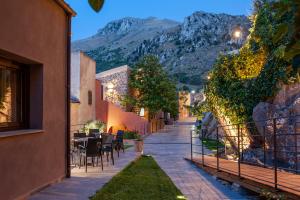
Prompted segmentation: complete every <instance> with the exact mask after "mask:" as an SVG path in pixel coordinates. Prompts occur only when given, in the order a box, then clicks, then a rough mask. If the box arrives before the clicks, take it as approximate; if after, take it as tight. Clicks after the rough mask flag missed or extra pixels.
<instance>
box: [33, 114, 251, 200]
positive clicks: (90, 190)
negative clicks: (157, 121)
mask: <svg viewBox="0 0 300 200" xmlns="http://www.w3.org/2000/svg"><path fill="white" fill-rule="evenodd" d="M192 125H193V123H192V122H191V120H188V121H186V122H180V123H178V125H177V126H168V127H167V128H166V129H164V130H163V131H161V133H156V134H153V135H151V136H149V137H148V138H147V139H146V140H145V143H174V144H145V154H151V155H153V157H154V158H155V159H156V161H157V162H158V164H159V165H160V166H161V168H162V169H163V170H164V171H165V172H166V173H167V174H168V175H169V176H170V178H171V179H172V181H173V182H174V183H175V185H176V186H177V187H178V188H179V189H180V190H181V191H182V193H183V194H184V195H185V197H187V198H188V199H190V200H201V199H205V200H219V199H220V200H224V199H246V198H244V197H242V196H240V195H239V194H238V193H236V192H234V191H232V190H230V189H228V188H227V187H225V186H223V185H222V184H221V183H220V182H218V181H216V180H215V179H213V178H212V177H211V176H210V175H208V174H206V173H205V172H203V171H201V170H200V169H198V168H197V167H195V166H194V165H192V164H190V163H189V162H188V161H186V160H184V157H189V156H190V145H189V144H188V143H189V142H190V130H191V128H192ZM175 143H187V144H175ZM137 156H138V155H137V154H136V153H135V152H134V149H133V148H131V149H129V150H127V151H126V152H125V154H123V153H121V155H120V158H116V162H115V165H114V166H112V164H107V163H106V162H104V163H105V165H104V171H101V169H100V167H98V168H97V167H95V168H92V167H89V168H88V173H85V171H84V168H81V169H78V168H74V169H73V170H72V178H70V179H65V180H64V181H63V182H61V183H58V184H54V185H52V186H50V187H47V188H46V189H44V190H42V191H40V192H39V193H37V194H35V195H33V196H32V197H30V198H29V199H30V200H86V199H88V198H89V197H90V196H92V195H94V194H95V192H96V191H97V190H99V189H100V188H101V187H102V186H103V185H104V184H105V183H107V182H108V181H109V180H110V179H111V178H112V177H113V176H114V175H116V174H117V173H118V172H119V171H121V170H122V169H123V168H124V167H125V166H126V165H127V164H129V163H130V162H131V161H133V160H134V159H135V158H136V157H137Z"/></svg>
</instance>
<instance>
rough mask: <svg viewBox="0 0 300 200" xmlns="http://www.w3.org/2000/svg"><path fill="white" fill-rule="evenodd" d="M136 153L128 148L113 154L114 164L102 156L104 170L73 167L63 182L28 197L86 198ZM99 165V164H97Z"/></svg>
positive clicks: (48, 199)
mask: <svg viewBox="0 0 300 200" xmlns="http://www.w3.org/2000/svg"><path fill="white" fill-rule="evenodd" d="M137 156H138V155H137V154H136V153H135V152H134V149H133V148H131V149H128V150H126V151H125V153H120V158H117V155H116V154H115V157H116V158H115V165H114V166H113V165H112V164H111V163H107V162H106V158H104V170H103V171H101V168H100V167H94V168H93V167H88V172H87V173H85V168H84V167H82V168H81V169H78V168H74V169H73V170H72V178H70V179H65V180H64V181H63V182H61V183H58V184H54V185H52V186H50V187H47V188H46V189H44V190H42V191H40V192H39V193H37V194H35V195H33V196H32V197H30V198H29V199H30V200H87V199H89V197H90V196H92V195H94V194H95V193H96V191H97V190H99V189H100V188H102V187H103V185H104V184H105V183H107V182H109V180H110V179H111V178H112V177H113V176H114V175H116V174H117V173H118V172H119V171H121V170H122V169H123V168H124V167H126V166H127V165H128V164H129V163H130V162H131V161H133V160H134V159H135V158H136V157H137ZM99 165H100V164H99Z"/></svg>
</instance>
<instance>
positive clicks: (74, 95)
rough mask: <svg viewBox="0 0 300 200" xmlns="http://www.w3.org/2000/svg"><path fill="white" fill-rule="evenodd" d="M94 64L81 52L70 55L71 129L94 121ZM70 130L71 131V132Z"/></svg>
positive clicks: (76, 128)
mask: <svg viewBox="0 0 300 200" xmlns="http://www.w3.org/2000/svg"><path fill="white" fill-rule="evenodd" d="M95 79H96V62H95V61H94V60H93V59H91V58H90V57H88V56H87V55H85V54H84V53H83V52H73V53H72V54H71V126H72V127H71V129H72V130H78V128H79V127H82V125H83V124H85V123H86V122H88V121H90V120H95V116H96V111H95V110H96V109H95ZM72 130H71V131H72Z"/></svg>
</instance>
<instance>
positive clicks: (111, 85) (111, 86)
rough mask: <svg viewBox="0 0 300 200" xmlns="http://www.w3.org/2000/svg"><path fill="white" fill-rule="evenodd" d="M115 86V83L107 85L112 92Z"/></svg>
mask: <svg viewBox="0 0 300 200" xmlns="http://www.w3.org/2000/svg"><path fill="white" fill-rule="evenodd" d="M114 87H115V85H114V84H113V83H108V84H107V89H109V90H112V89H114Z"/></svg>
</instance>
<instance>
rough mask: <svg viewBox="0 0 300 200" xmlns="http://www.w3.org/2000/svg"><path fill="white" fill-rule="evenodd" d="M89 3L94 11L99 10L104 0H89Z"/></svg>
mask: <svg viewBox="0 0 300 200" xmlns="http://www.w3.org/2000/svg"><path fill="white" fill-rule="evenodd" d="M89 4H90V6H91V7H92V8H93V9H94V11H96V12H100V10H101V9H102V7H103V4H104V0H89Z"/></svg>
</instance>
